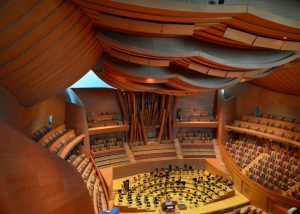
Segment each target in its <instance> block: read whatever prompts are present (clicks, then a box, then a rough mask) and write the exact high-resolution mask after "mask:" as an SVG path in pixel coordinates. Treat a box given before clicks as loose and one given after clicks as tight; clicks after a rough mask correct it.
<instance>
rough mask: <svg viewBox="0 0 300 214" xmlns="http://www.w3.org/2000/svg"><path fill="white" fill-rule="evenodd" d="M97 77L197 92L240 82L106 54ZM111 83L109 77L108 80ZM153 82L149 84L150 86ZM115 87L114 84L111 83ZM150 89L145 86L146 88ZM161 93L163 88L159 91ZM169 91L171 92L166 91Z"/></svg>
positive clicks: (130, 84)
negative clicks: (115, 57)
mask: <svg viewBox="0 0 300 214" xmlns="http://www.w3.org/2000/svg"><path fill="white" fill-rule="evenodd" d="M101 70H103V71H105V72H100V73H99V76H102V77H104V78H106V79H107V75H108V74H109V75H110V76H111V78H113V79H115V80H116V82H118V83H117V84H119V85H121V87H122V88H127V89H129V88H135V89H136V90H144V89H145V90H146V88H145V87H146V85H147V87H150V88H151V90H154V89H153V88H155V89H157V87H156V86H157V84H161V83H164V84H166V85H169V86H171V87H173V89H174V88H176V89H179V90H182V91H186V92H193V93H194V92H199V91H204V90H215V89H219V88H224V87H227V86H230V85H233V84H236V83H237V82H239V81H240V80H241V78H242V76H239V77H235V78H225V77H217V76H214V75H206V74H199V73H198V72H194V71H193V70H190V69H178V68H176V67H172V68H165V67H156V66H144V65H137V64H134V63H129V62H124V61H123V62H122V61H120V60H116V59H111V58H109V57H105V58H104V59H103V61H102V68H101ZM109 81H110V82H111V81H112V80H109ZM151 85H152V86H151ZM114 86H116V83H114ZM149 90H150V89H147V91H149ZM160 93H162V91H161V92H160ZM168 94H170V93H169V92H168Z"/></svg>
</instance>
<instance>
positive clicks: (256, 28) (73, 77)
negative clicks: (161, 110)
mask: <svg viewBox="0 0 300 214" xmlns="http://www.w3.org/2000/svg"><path fill="white" fill-rule="evenodd" d="M186 2H188V3H186ZM270 2H271V3H270ZM274 2H275V3H274ZM279 2H280V1H277V2H276V1H269V3H268V1H265V0H262V1H260V2H258V1H253V2H252V4H251V5H246V3H247V2H246V3H245V1H242V0H241V1H238V0H231V1H230V0H227V1H225V4H224V5H208V4H207V1H204V0H203V1H183V0H182V1H179V0H176V1H175V0H174V1H171V0H169V1H167V0H165V1H139V0H135V1H133V0H122V1H118V0H113V1H107V0H74V1H63V0H22V1H21V0H11V1H2V2H1V3H0V20H1V21H0V51H1V57H0V84H1V85H2V86H4V87H5V88H6V89H7V90H9V91H10V93H11V94H12V95H14V96H15V97H16V98H17V99H18V100H19V101H20V102H21V103H22V104H24V105H32V104H34V103H37V102H39V101H42V100H44V99H46V98H48V97H50V96H53V95H56V94H58V93H60V92H62V91H64V90H65V89H66V88H67V87H68V86H70V85H71V84H72V83H74V82H75V81H77V80H78V79H79V78H80V77H82V76H83V75H84V74H85V73H86V72H87V71H88V70H89V69H91V68H93V69H94V70H95V71H96V74H97V75H98V76H99V77H101V78H102V79H103V80H104V81H106V82H107V83H109V84H110V85H112V86H115V87H117V88H120V89H124V90H132V91H151V92H156V93H162V94H173V95H178V96H183V95H189V94H194V93H197V92H201V91H207V90H215V89H220V88H224V87H227V86H230V85H233V84H236V83H238V82H240V81H246V80H247V81H249V80H252V81H253V83H254V84H257V85H260V86H262V87H265V88H268V89H271V90H276V91H279V92H282V93H288V94H295V95H300V90H299V82H300V73H299V72H300V71H299V69H298V68H299V60H297V58H298V57H299V51H300V15H299V14H300V9H299V8H300V5H299V3H297V1H281V3H279ZM259 3H260V4H259ZM237 4H238V5H237ZM255 4H257V5H258V6H256V5H255ZM268 4H269V5H268ZM270 4H272V5H271V7H270ZM297 5H298V6H299V7H297ZM295 8H296V9H295ZM297 8H298V9H297ZM297 12H298V13H297ZM103 53H104V54H103ZM291 61H292V62H291ZM289 62H290V63H289Z"/></svg>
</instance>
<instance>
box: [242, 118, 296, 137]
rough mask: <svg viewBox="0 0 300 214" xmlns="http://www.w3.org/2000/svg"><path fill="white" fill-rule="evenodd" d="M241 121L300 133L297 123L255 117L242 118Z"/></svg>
mask: <svg viewBox="0 0 300 214" xmlns="http://www.w3.org/2000/svg"><path fill="white" fill-rule="evenodd" d="M241 120H242V121H246V122H251V123H256V124H261V125H265V126H270V127H274V128H279V129H284V130H289V131H292V132H297V133H300V124H295V123H291V122H287V121H281V120H275V119H268V118H263V117H255V116H249V115H247V116H245V115H244V116H242V119H241Z"/></svg>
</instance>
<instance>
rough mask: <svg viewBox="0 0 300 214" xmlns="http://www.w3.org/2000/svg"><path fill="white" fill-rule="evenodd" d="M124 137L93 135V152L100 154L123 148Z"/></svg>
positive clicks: (91, 141)
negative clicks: (99, 152) (104, 151)
mask: <svg viewBox="0 0 300 214" xmlns="http://www.w3.org/2000/svg"><path fill="white" fill-rule="evenodd" d="M123 142H125V140H124V136H122V135H113V134H111V135H93V136H91V137H90V144H91V151H93V152H98V151H103V150H110V149H115V148H122V147H123Z"/></svg>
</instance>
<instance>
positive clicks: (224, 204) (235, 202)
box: [110, 175, 249, 214]
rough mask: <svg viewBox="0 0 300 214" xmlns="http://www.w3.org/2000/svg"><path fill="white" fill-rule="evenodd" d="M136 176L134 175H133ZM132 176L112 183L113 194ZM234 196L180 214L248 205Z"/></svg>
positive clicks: (156, 213) (140, 213) (245, 201)
mask: <svg viewBox="0 0 300 214" xmlns="http://www.w3.org/2000/svg"><path fill="white" fill-rule="evenodd" d="M134 176H136V175H134ZM132 177H133V176H129V177H124V178H121V179H116V180H114V181H113V194H114V193H116V192H117V190H118V189H121V185H122V182H123V181H124V180H126V179H130V178H132ZM235 193H236V194H235V195H234V196H232V197H230V198H228V199H224V200H221V201H217V202H214V203H211V204H206V205H199V206H198V207H189V206H188V207H187V210H181V211H180V213H182V214H196V213H210V212H215V211H218V210H219V211H220V210H225V209H228V208H231V207H237V206H241V205H246V204H249V200H248V199H247V198H246V197H245V196H243V195H241V194H240V193H239V192H238V191H235ZM113 203H114V202H113V200H111V201H110V207H113ZM185 204H188V203H185ZM121 213H126V214H137V213H139V214H147V213H148V214H149V213H153V214H159V213H160V211H159V209H158V208H154V209H153V211H148V212H141V211H137V212H121Z"/></svg>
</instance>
